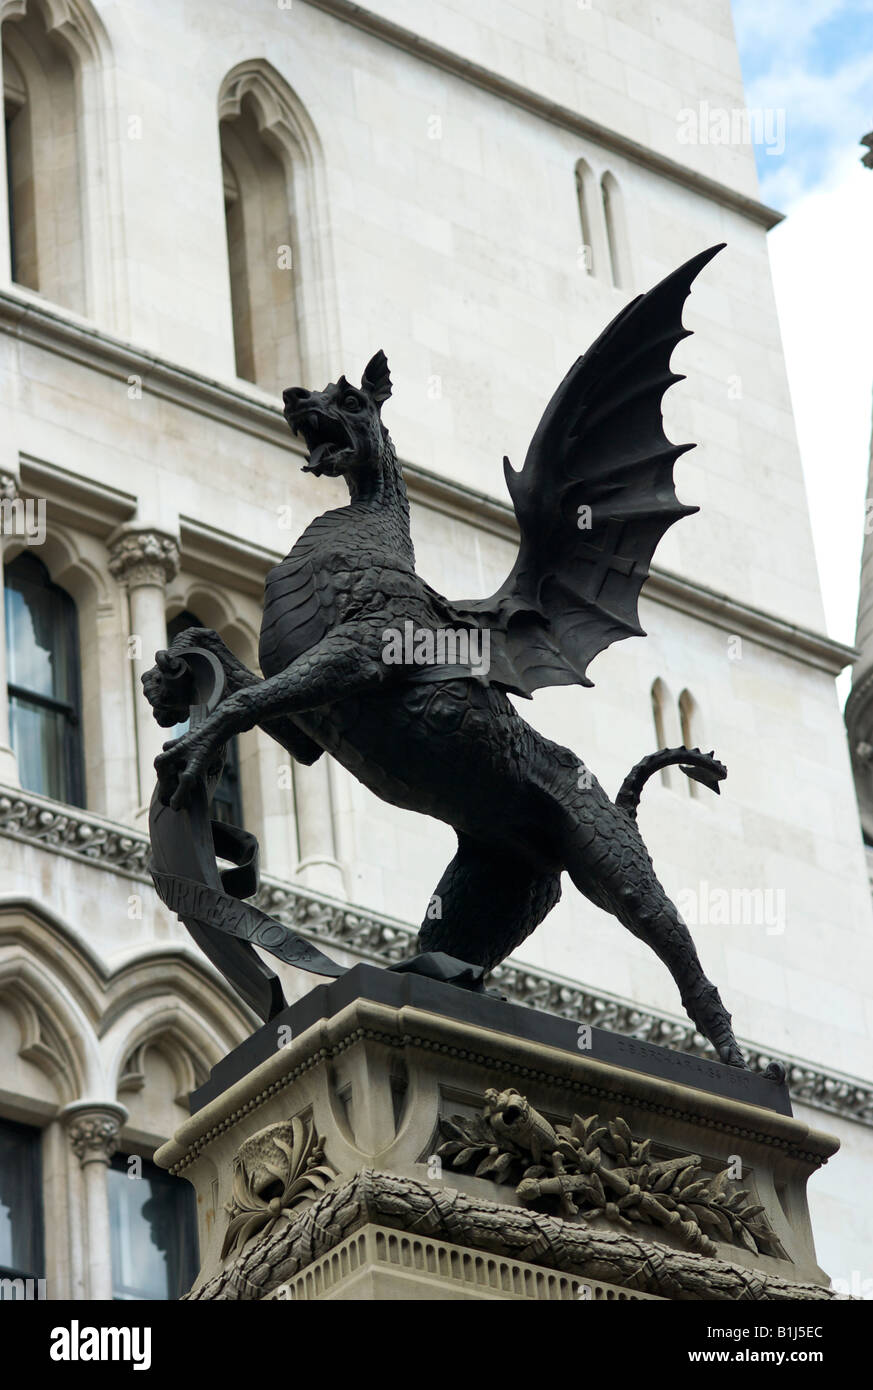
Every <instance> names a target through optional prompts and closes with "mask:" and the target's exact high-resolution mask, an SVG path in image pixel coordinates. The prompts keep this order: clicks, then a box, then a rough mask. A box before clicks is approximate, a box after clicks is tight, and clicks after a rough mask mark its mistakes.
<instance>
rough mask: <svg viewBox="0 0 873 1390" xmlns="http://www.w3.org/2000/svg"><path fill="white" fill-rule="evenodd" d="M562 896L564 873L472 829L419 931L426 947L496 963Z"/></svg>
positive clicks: (488, 964)
mask: <svg viewBox="0 0 873 1390" xmlns="http://www.w3.org/2000/svg"><path fill="white" fill-rule="evenodd" d="M560 896H561V880H560V876H559V875H558V874H555V873H544V872H543V871H542V870H541V869H538V868H534V867H532V866H531V865H530V864H528V863H525V862H524V860H522V859H521V858H520V857H519V856H518V855H517V854H514V853H510V852H509V851H507V850H506V849H502V848H499V847H497V846H495V845H490V844H486V843H485V842H484V841H480V840H475V839H473V838H472V837H471V836H469V835H464V834H459V835H458V852H457V854H456V855H455V857H454V859H453V860H452V862H451V863H450V864H449V866H448V868H447V869H446V871H445V873H444V874H443V876H442V878H441V879H440V881H439V883H438V884H437V887H436V891H435V892H434V895H433V897H432V898H431V901H430V905H429V907H428V911H427V915H426V916H425V919H424V921H423V923H422V925H421V929H420V931H419V938H418V939H419V945H420V948H421V950H422V951H445V952H446V954H447V955H450V956H457V958H458V959H459V960H465V961H469V962H470V964H471V965H483V966H485V968H486V969H487V970H490V969H492V968H493V967H494V966H495V965H497V964H498V963H499V962H500V961H501V960H503V959H504V957H505V956H508V955H509V953H510V952H511V951H514V950H515V948H516V946H519V945H520V944H521V942H522V941H524V940H525V938H526V937H528V936H530V933H531V932H532V931H533V930H534V928H535V927H538V926H539V924H540V922H541V921H542V920H543V918H544V917H545V916H546V914H547V913H548V912H551V910H552V908H553V907H554V906H555V903H556V902H557V901H558V899H559V898H560Z"/></svg>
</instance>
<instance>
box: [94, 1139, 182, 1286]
mask: <svg viewBox="0 0 873 1390" xmlns="http://www.w3.org/2000/svg"><path fill="white" fill-rule="evenodd" d="M140 1162H141V1165H142V1166H141V1168H140V1172H141V1176H140V1177H130V1176H129V1174H130V1172H131V1171H133V1172H135V1171H136V1169H135V1168H133V1169H131V1167H130V1165H129V1163H128V1158H127V1156H126V1155H125V1154H116V1155H115V1157H114V1158H113V1160H112V1164H111V1166H110V1168H109V1172H108V1174H107V1180H108V1184H109V1218H110V1223H111V1230H112V1283H113V1295H114V1297H115V1298H117V1299H134V1298H139V1299H176V1298H181V1296H182V1294H183V1293H187V1292H188V1289H189V1288H190V1287H191V1285H192V1283H193V1282H194V1278H195V1275H196V1274H197V1267H198V1265H197V1206H196V1199H195V1196H194V1189H193V1188H192V1187H191V1186H190V1184H189V1183H187V1182H185V1180H184V1178H174V1177H173V1176H172V1174H171V1173H165V1172H164V1171H163V1169H161V1168H157V1167H156V1166H155V1165H154V1164H153V1163H149V1162H148V1161H147V1160H146V1159H141V1160H140Z"/></svg>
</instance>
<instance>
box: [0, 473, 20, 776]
mask: <svg viewBox="0 0 873 1390" xmlns="http://www.w3.org/2000/svg"><path fill="white" fill-rule="evenodd" d="M20 500H21V499H20V494H19V491H18V480H17V479H16V478H15V477H14V476H13V474H11V473H0V507H2V508H3V513H4V515H3V522H4V524H3V525H2V526H0V782H2V783H3V784H4V785H6V786H13V787H17V786H18V785H19V779H18V760H17V758H16V756H15V753H14V752H13V749H12V740H11V737H10V732H9V693H8V691H7V688H6V687H7V682H8V680H9V672H8V670H7V662H6V585H5V578H6V576H5V571H4V565H5V563H6V540H7V537H8V536H9V535H10V534H11V531H10V529H9V528H8V527H7V525H6V513H7V511H8V510H9V508H8V505H6V504H9V503H11V502H17V501H20Z"/></svg>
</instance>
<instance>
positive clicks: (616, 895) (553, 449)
mask: <svg viewBox="0 0 873 1390" xmlns="http://www.w3.org/2000/svg"><path fill="white" fill-rule="evenodd" d="M720 249H721V248H720V247H713V248H712V249H711V250H708V251H705V252H703V253H702V254H700V255H699V256H697V257H695V258H694V259H693V260H691V261H689V262H688V263H687V264H686V265H684V266H682V267H681V268H680V269H679V270H676V271H674V272H673V274H671V275H670V276H668V277H667V278H666V279H665V280H663V281H662V282H661V283H660V284H659V285H657V286H655V288H654V289H652V290H651V291H649V293H648V294H645V295H641V296H639V297H638V298H637V299H635V300H634V301H633V302H632V303H631V304H629V305H628V306H627V307H626V308H625V309H623V310H622V312H621V313H620V314H619V315H618V316H617V317H616V319H614V320H613V322H612V323H611V324H610V325H609V327H608V328H606V329H605V331H604V332H603V333H602V334H601V335H600V337H599V338H598V339H597V341H596V342H595V343H594V345H593V346H592V347H591V348H590V349H589V351H588V352H587V353H586V354H585V355H584V356H583V357H581V358H580V359H579V360H578V361H577V362H576V363H575V364H574V366H573V367H572V368H571V369H570V371H569V372H568V374H567V376H566V377H565V379H564V381H563V382H562V383H561V385H560V386H559V387H558V389H557V391H556V392H555V395H554V396H553V398H552V400H551V401H550V403H549V405H548V407H547V409H546V412H545V414H544V416H543V418H542V421H541V422H540V425H539V427H538V428H537V431H536V433H535V435H534V437H533V440H532V442H531V445H530V448H529V450H528V454H527V457H526V459H525V463H524V467H523V468H522V469H521V471H520V472H515V471H514V470H512V469H511V467H510V465H509V463H508V461H506V463H505V467H506V476H507V482H508V485H509V490H510V493H511V495H512V500H513V503H514V506H515V511H516V515H517V517H518V523H519V530H520V535H521V540H520V546H519V551H518V557H517V559H516V563H515V565H514V566H513V569H512V571H511V573H510V575H509V576H508V577H507V579H506V581H505V583H504V584H503V585H502V586H501V588H500V589H499V590H498V591H497V593H496V594H494V595H492V597H491V598H489V599H484V600H468V601H456V602H453V601H450V600H447V599H445V598H443V597H442V596H441V595H440V594H438V593H436V592H435V591H434V590H433V589H431V588H430V587H429V586H428V585H427V584H426V583H425V582H424V581H423V580H422V579H421V578H420V577H419V576H418V575H417V574H416V572H415V557H414V553H413V548H412V541H411V538H410V532H409V507H408V502H407V497H406V490H405V487H404V483H403V478H402V474H401V470H400V466H399V464H398V461H397V456H396V453H395V450H394V446H393V444H392V442H391V439H390V437H389V435H388V433H387V430H386V429H385V427H384V426H383V425H382V423H381V416H380V412H381V407H382V404H383V403H384V401H385V400H386V399H387V397H388V396H389V394H390V390H391V384H390V378H389V375H388V365H387V362H386V360H385V357H384V354H382V353H381V352H380V353H377V354H376V356H375V357H374V358H373V360H372V361H371V362H370V364H369V365H368V367H367V369H366V371H365V373H364V376H363V379H362V381H361V386H360V388H356V387H354V386H351V385H349V383H348V382H346V381H345V379H344V378H342V377H341V378H340V379H339V381H338V382H336V383H331V384H330V385H329V386H327V387H326V388H325V389H324V391H321V392H318V391H306V390H304V389H302V388H292V389H289V390H288V391H286V392H285V415H286V418H287V420H288V422H289V424H290V426H291V428H292V429H293V430H294V431H295V432H296V433H300V434H301V435H302V436H303V437H304V439H305V441H306V443H307V446H308V451H309V461H308V463H307V464H306V469H307V471H309V472H312V473H315V474H323V473H327V474H329V475H331V476H337V475H342V476H343V477H344V478H345V480H346V482H347V484H348V487H349V493H350V501H349V504H348V505H347V506H345V507H341V508H338V509H336V510H334V511H329V512H326V513H325V514H324V515H323V516H320V517H318V518H317V519H316V520H315V521H313V522H312V523H311V525H309V526H308V527H307V528H306V530H305V531H304V533H303V535H302V536H301V537H300V539H299V540H298V541H297V542H296V544H295V545H294V547H293V549H292V550H291V552H290V554H289V555H288V556H287V557H286V558H285V559H284V560H283V561H282V563H281V564H280V565H278V566H276V568H275V569H274V570H272V571H271V573H270V574H269V576H268V578H267V582H266V592H265V603H264V615H263V625H262V629H261V641H260V652H259V659H260V664H261V668H262V671H263V675H264V679H263V680H261V679H259V678H258V677H257V676H255V675H254V674H253V673H251V672H249V671H248V670H247V669H246V668H245V667H244V666H242V665H241V663H240V662H238V661H237V660H236V658H235V657H234V656H233V655H232V654H231V653H230V652H229V650H228V649H227V648H226V647H225V646H224V644H223V643H222V642H221V640H220V638H218V637H217V635H216V634H214V633H210V632H208V631H205V630H203V629H191V630H189V632H187V633H183V634H181V635H180V637H179V638H177V639H176V642H175V643H174V646H173V648H172V650H173V651H174V652H180V651H184V649H185V647H186V645H197V646H201V647H202V646H204V645H208V646H209V647H210V649H211V650H213V651H214V652H215V654H216V655H218V656H219V659H220V660H221V662H222V665H223V666H224V669H225V674H226V678H227V690H226V694H225V698H224V699H223V701H222V702H221V703H220V704H219V706H218V708H217V709H216V710H215V712H214V713H213V714H212V715H211V716H210V717H209V718H208V719H207V720H206V721H205V723H203V724H201V725H200V726H199V727H198V728H197V729H196V730H195V731H192V732H190V733H188V734H186V735H184V736H183V737H182V738H181V739H179V740H177V741H176V742H175V743H174V744H171V745H167V748H166V750H165V752H164V753H163V754H161V756H160V757H159V758H158V760H157V766H158V772H159V777H160V779H161V785H162V788H163V795H164V796H165V798H166V800H168V801H170V803H171V804H172V805H174V806H177V807H178V806H180V805H183V804H184V803H185V800H186V798H187V797H188V796H189V795H190V791H191V788H192V787H193V785H194V784H195V783H196V781H197V779H198V778H202V777H203V776H204V774H205V773H206V771H207V770H208V768H209V765H210V762H211V761H213V760H214V756H215V750H216V749H217V748H218V747H219V746H220V745H221V744H223V743H224V742H226V740H227V739H228V738H229V737H231V736H232V735H233V734H235V733H237V732H239V731H241V730H243V729H247V728H251V727H253V726H254V725H255V724H258V725H261V726H262V727H263V728H264V729H265V730H266V731H267V732H268V733H269V734H271V735H272V736H273V737H274V738H276V739H277V740H278V741H279V743H281V744H282V746H283V747H285V748H286V749H288V751H290V752H291V753H292V755H293V756H294V757H295V758H297V759H298V760H300V761H303V762H305V763H311V762H313V761H314V760H315V759H316V758H317V757H319V756H320V755H321V753H322V752H328V753H330V754H331V755H332V756H333V757H335V758H336V759H337V760H338V762H340V763H341V764H342V765H343V766H344V767H346V768H347V769H348V770H349V771H350V772H352V773H353V774H354V775H355V776H356V777H358V778H359V779H360V780H361V781H362V782H363V783H364V784H365V785H366V786H367V787H369V788H370V790H371V791H373V792H374V793H375V794H376V795H377V796H379V797H381V798H382V799H383V800H385V801H388V802H391V803H392V804H394V805H396V806H400V807H404V808H407V809H409V810H414V811H419V812H423V813H424V814H426V815H430V816H434V817H436V818H437V819H438V820H441V821H444V822H446V823H447V824H448V825H451V826H452V827H453V828H454V829H455V831H456V832H457V836H458V850H457V853H456V855H455V857H454V858H453V860H452V862H451V863H450V864H449V866H448V868H447V869H446V871H445V873H444V874H443V877H442V879H441V880H440V882H439V884H438V885H437V888H436V895H437V897H438V900H439V904H440V915H439V916H430V915H429V916H428V918H427V919H426V920H425V922H424V924H423V925H422V928H421V933H420V941H421V946H422V948H423V949H425V950H433V951H435V950H439V951H445V952H446V953H448V954H449V955H452V956H455V957H458V958H460V959H462V960H466V961H469V962H472V963H473V964H477V965H482V966H485V967H486V968H491V967H493V966H495V965H496V964H497V963H498V962H499V961H501V960H503V959H504V957H505V956H507V955H508V954H509V953H510V952H511V951H512V950H514V949H515V948H516V947H517V946H518V945H519V944H520V943H521V942H522V941H524V939H525V938H526V937H527V936H528V935H529V934H530V933H531V932H532V931H533V930H534V928H535V927H537V926H538V925H539V923H540V922H541V921H542V920H543V918H544V917H545V916H546V914H547V913H548V912H549V911H550V909H551V908H552V907H554V905H555V903H556V902H557V901H558V898H559V897H560V892H561V889H560V876H561V873H562V872H563V871H566V872H567V873H568V874H569V876H570V878H571V879H572V881H573V883H574V884H575V886H576V887H577V888H578V889H579V891H580V892H582V893H583V894H584V895H585V896H586V897H587V898H589V899H590V900H591V901H592V902H593V903H595V904H596V905H597V906H598V907H601V908H604V909H605V910H606V911H607V912H611V913H612V914H614V915H615V916H616V917H617V918H618V919H619V921H620V922H622V924H623V925H624V926H626V927H627V928H628V929H629V930H630V931H631V932H633V934H634V935H635V936H637V937H638V938H639V939H640V940H642V941H644V942H646V943H647V944H648V945H649V946H651V948H652V949H653V950H654V951H655V952H656V954H657V955H658V956H659V957H660V959H661V960H662V961H663V962H664V964H665V965H666V966H667V968H668V969H669V970H670V971H671V973H672V975H673V977H674V979H675V980H676V983H677V985H678V987H679V990H680V993H681V996H682V1001H683V1004H684V1005H685V1008H686V1010H687V1011H688V1014H689V1016H690V1017H691V1019H692V1020H693V1021H694V1023H695V1025H696V1026H697V1028H698V1029H699V1030H700V1032H701V1033H703V1034H704V1035H705V1036H706V1037H708V1038H709V1039H710V1041H711V1042H712V1043H713V1045H714V1046H715V1048H716V1049H717V1051H718V1053H719V1055H720V1056H721V1057H722V1059H723V1060H725V1061H727V1062H730V1063H732V1064H734V1065H740V1066H741V1065H743V1058H742V1054H741V1053H740V1051H739V1049H738V1047H737V1044H736V1042H735V1040H734V1036H733V1033H732V1031H731V1026H730V1015H729V1014H728V1013H727V1011H726V1009H725V1008H724V1005H723V1004H722V1002H721V999H720V998H719V995H718V992H717V990H716V989H715V987H714V985H712V984H711V983H710V982H709V981H708V980H707V978H706V976H705V975H704V973H703V969H702V967H701V964H700V961H699V959H698V956H697V952H696V950H695V947H694V943H693V942H692V940H691V937H690V935H689V932H688V930H687V928H686V926H685V925H684V923H683V922H682V921H681V919H680V917H679V914H678V913H677V911H676V908H675V907H674V905H673V904H672V902H671V901H670V899H669V898H668V897H667V895H666V893H665V892H664V889H663V888H662V886H661V884H660V883H659V881H658V879H657V877H656V875H655V872H654V869H653V867H652V862H651V859H650V858H649V855H648V852H647V850H646V847H645V845H644V843H643V841H642V838H641V836H640V833H639V830H638V829H637V825H636V815H635V813H636V805H637V801H638V799H639V794H640V791H641V789H642V784H643V782H644V781H645V780H646V777H647V776H649V775H650V774H651V772H652V771H654V770H655V769H656V768H657V767H661V766H664V765H665V764H667V763H670V762H674V763H680V764H682V765H683V767H684V770H685V771H686V772H687V773H688V774H689V775H690V776H694V777H696V778H697V779H698V780H700V781H703V782H705V783H706V784H707V785H709V786H710V787H712V788H713V789H714V790H716V791H717V790H718V782H719V780H720V779H721V778H723V777H724V776H725V769H724V768H723V767H722V765H721V764H720V763H718V762H717V761H716V760H715V758H714V757H713V756H712V755H711V754H704V753H701V752H700V751H699V750H697V749H693V750H689V749H685V748H682V749H672V750H663V751H662V752H661V753H658V754H654V755H653V756H652V757H651V758H648V759H644V760H643V762H642V763H640V764H638V765H637V767H636V768H634V769H633V771H632V772H631V773H630V775H629V776H628V778H627V779H626V781H625V784H624V786H623V787H622V789H621V791H620V792H619V794H618V796H617V797H616V800H615V801H614V802H613V801H611V800H610V798H609V797H608V796H607V795H606V793H605V791H604V790H603V788H602V787H601V786H600V785H599V783H598V782H597V780H596V778H594V777H593V776H592V774H591V773H590V772H588V770H587V769H586V768H585V767H584V765H583V764H582V763H581V762H580V760H579V758H578V757H577V756H576V755H575V754H574V753H572V752H570V751H569V750H568V749H566V748H563V747H561V746H559V745H558V744H556V743H553V742H551V741H550V740H549V739H547V738H544V737H543V736H542V735H541V734H539V733H537V732H536V731H535V730H534V729H532V728H531V727H530V725H528V724H527V723H526V722H525V721H524V720H523V719H522V718H521V716H520V715H519V714H518V713H517V711H516V709H515V707H514V705H513V704H512V702H511V701H510V699H509V694H508V693H515V694H516V695H521V696H525V697H527V696H530V695H531V694H532V693H533V691H534V690H536V689H537V688H539V687H542V686H547V685H566V684H572V683H577V684H582V685H590V684H591V682H590V680H589V679H588V677H587V674H586V669H587V666H588V663H589V662H590V661H591V659H592V658H593V657H594V656H595V655H596V654H597V653H598V652H599V651H602V650H603V649H604V648H605V647H606V646H608V645H609V644H610V643H611V642H614V641H617V640H619V639H621V638H624V637H628V636H631V635H634V634H642V629H641V628H640V626H639V620H638V614H637V600H638V597H639V593H640V590H641V588H642V585H643V582H644V581H645V579H646V576H647V575H648V572H649V565H650V562H651V559H652V556H653V554H654V551H655V548H656V546H657V544H658V541H659V540H660V538H661V537H662V535H663V534H664V532H665V531H666V530H667V528H668V527H669V526H670V525H672V524H673V522H674V521H676V520H678V519H679V518H680V517H683V516H686V515H688V514H689V513H690V512H693V511H695V510H696V508H694V507H687V506H683V505H682V504H681V503H680V502H679V501H678V500H677V497H676V493H675V490H674V486H673V464H674V462H675V460H676V458H677V457H678V456H679V455H680V454H681V453H683V452H684V451H685V449H687V448H690V447H692V446H690V445H684V446H680V445H674V444H671V443H670V442H669V441H668V439H667V437H666V435H665V434H664V430H663V424H662V418H661V403H662V397H663V394H664V391H665V390H666V389H667V387H668V386H670V385H671V384H672V383H673V382H674V381H677V380H681V378H680V377H678V376H676V375H675V374H674V373H672V372H671V370H670V357H671V354H672V352H673V349H674V347H675V346H676V344H677V343H678V342H679V340H680V339H681V338H683V337H685V336H687V330H685V329H684V328H683V326H682V307H683V304H684V302H685V299H686V297H687V295H688V293H689V290H690V288H691V284H692V281H693V280H694V278H695V276H696V275H697V273H698V271H699V270H700V269H701V268H702V267H703V266H704V265H705V264H706V263H707V262H708V261H709V260H710V259H711V258H712V256H714V255H715V254H716V252H717V251H718V250H720ZM410 622H411V624H412V625H413V629H414V630H415V631H416V632H422V631H424V632H432V633H435V632H437V631H440V630H445V629H452V630H455V631H457V630H459V629H460V630H466V631H474V632H475V631H476V630H480V631H481V630H487V632H488V635H489V638H490V665H489V666H488V668H487V669H483V670H481V671H480V672H479V673H478V674H475V673H474V672H473V671H472V670H470V669H469V668H468V667H460V666H457V665H450V664H445V665H443V666H441V667H434V666H430V667H425V668H422V667H416V666H410V665H391V664H387V663H386V661H385V660H384V659H383V656H384V651H385V634H386V632H388V631H400V632H403V631H404V629H405V626H406V625H407V624H408V623H410ZM165 666H166V654H164V653H161V654H159V658H158V665H157V667H156V668H154V669H153V671H152V672H150V673H148V674H147V675H146V677H144V683H145V687H146V693H147V695H148V698H149V699H150V700H151V702H152V704H153V705H154V706H155V713H156V716H157V718H158V719H159V721H160V722H161V723H162V724H164V725H170V724H172V723H174V722H176V721H177V720H178V719H179V718H180V715H181V717H184V711H180V710H179V709H178V708H176V707H175V706H174V705H173V702H172V698H171V696H170V694H169V693H168V687H167V685H166V684H165V682H164V677H163V669H164V668H165Z"/></svg>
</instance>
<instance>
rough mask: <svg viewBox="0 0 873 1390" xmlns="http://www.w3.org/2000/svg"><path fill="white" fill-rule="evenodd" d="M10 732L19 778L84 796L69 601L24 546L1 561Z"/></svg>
mask: <svg viewBox="0 0 873 1390" xmlns="http://www.w3.org/2000/svg"><path fill="white" fill-rule="evenodd" d="M5 592H6V598H5V603H6V659H7V679H8V681H9V709H10V736H11V740H12V746H13V748H14V749H15V752H16V755H17V757H18V766H19V772H20V775H21V783H22V786H24V787H27V788H28V789H29V790H30V791H35V792H41V793H42V794H43V795H44V796H50V797H54V798H55V799H56V800H58V801H66V802H69V803H71V804H72V805H76V806H81V805H82V803H83V796H82V790H83V776H82V748H81V735H80V725H79V704H80V699H79V641H78V625H77V621H76V606H75V604H74V603H73V600H72V599H71V598H70V596H69V594H67V593H65V592H64V590H63V589H59V588H58V586H57V585H56V584H52V582H51V580H50V578H49V575H48V571H47V570H46V568H45V566H44V565H43V564H42V563H41V562H40V561H39V560H37V559H36V557H35V556H34V555H32V554H30V553H28V552H25V553H24V554H23V555H19V556H18V558H17V559H15V560H13V562H12V564H10V565H8V566H7V568H6V586H5Z"/></svg>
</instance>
